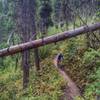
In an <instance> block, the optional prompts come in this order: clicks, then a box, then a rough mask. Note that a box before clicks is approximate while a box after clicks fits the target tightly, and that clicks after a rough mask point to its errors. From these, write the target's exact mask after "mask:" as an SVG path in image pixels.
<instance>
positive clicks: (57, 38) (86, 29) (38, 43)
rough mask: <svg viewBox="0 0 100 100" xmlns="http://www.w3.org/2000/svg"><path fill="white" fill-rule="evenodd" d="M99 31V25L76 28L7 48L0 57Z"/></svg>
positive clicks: (1, 52) (0, 53)
mask: <svg viewBox="0 0 100 100" xmlns="http://www.w3.org/2000/svg"><path fill="white" fill-rule="evenodd" d="M99 29H100V23H96V24H92V25H88V26H87V25H86V26H83V27H80V28H77V29H75V30H71V31H65V32H62V33H59V34H57V35H52V36H49V37H45V38H44V39H38V40H35V41H31V42H27V43H22V44H19V45H15V46H11V47H9V48H5V49H3V50H0V57H3V56H8V55H12V54H15V53H18V52H23V51H25V50H29V49H32V48H37V47H40V46H44V45H47V44H51V43H55V42H58V41H62V40H65V39H68V38H72V37H75V36H78V35H82V34H85V33H87V32H90V33H91V32H92V31H96V30H99Z"/></svg>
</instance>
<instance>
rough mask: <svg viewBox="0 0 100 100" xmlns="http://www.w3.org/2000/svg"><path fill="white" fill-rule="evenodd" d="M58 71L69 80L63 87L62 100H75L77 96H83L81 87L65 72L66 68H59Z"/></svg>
mask: <svg viewBox="0 0 100 100" xmlns="http://www.w3.org/2000/svg"><path fill="white" fill-rule="evenodd" d="M58 71H59V73H60V74H61V75H62V76H63V78H64V79H65V80H66V81H67V82H68V83H67V86H66V87H65V88H64V89H63V91H64V95H63V96H62V97H61V99H60V100H74V98H75V97H76V96H81V95H80V91H79V88H78V87H77V86H76V84H75V83H74V82H73V81H72V80H71V78H70V77H69V76H68V75H67V74H66V73H65V72H64V70H63V69H58Z"/></svg>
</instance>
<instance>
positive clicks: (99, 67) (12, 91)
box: [0, 0, 100, 100]
mask: <svg viewBox="0 0 100 100" xmlns="http://www.w3.org/2000/svg"><path fill="white" fill-rule="evenodd" d="M98 21H99V22H100V0H33V1H32V0H15V1H12V0H0V49H3V48H6V47H10V46H12V45H15V44H19V43H24V42H27V41H31V40H35V39H38V38H42V39H43V38H44V37H45V36H48V35H52V34H57V33H59V32H62V31H65V30H70V29H75V28H77V27H79V26H82V25H87V24H91V23H96V22H98ZM99 37H100V30H98V31H95V32H94V33H93V32H89V33H86V35H82V36H78V37H75V38H71V39H68V40H65V41H62V42H59V43H54V44H50V45H47V46H43V47H40V48H38V49H35V50H30V51H26V52H24V53H23V54H16V55H11V56H9V57H1V58H0V100H59V98H60V97H61V96H62V95H63V88H64V87H65V86H66V85H67V82H66V81H65V80H64V79H63V77H62V76H61V75H59V73H58V71H57V70H56V68H55V66H54V65H53V59H54V57H55V55H57V54H58V53H59V52H60V53H62V54H63V55H64V60H63V65H64V69H65V72H66V73H68V75H69V76H70V77H71V78H72V79H73V80H74V81H75V83H76V84H77V86H78V87H79V88H80V92H81V93H82V96H83V97H84V99H83V98H79V97H76V100H95V98H96V97H97V96H100V61H99V59H100V39H99ZM33 52H34V53H33ZM25 54H26V55H25ZM26 64H27V66H28V68H30V73H28V72H27V71H29V69H27V66H26ZM25 68H26V69H25ZM39 69H40V70H39ZM23 70H24V71H23ZM26 72H27V74H25V73H26ZM23 73H24V74H23ZM23 76H24V80H23ZM29 76H30V77H29ZM26 77H27V78H28V79H25V78H26ZM23 82H24V83H23ZM23 86H24V89H23ZM25 87H26V88H25Z"/></svg>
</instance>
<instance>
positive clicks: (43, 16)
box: [40, 0, 53, 34]
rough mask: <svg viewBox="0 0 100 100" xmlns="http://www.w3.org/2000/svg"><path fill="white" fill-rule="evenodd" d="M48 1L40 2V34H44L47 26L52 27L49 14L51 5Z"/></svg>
mask: <svg viewBox="0 0 100 100" xmlns="http://www.w3.org/2000/svg"><path fill="white" fill-rule="evenodd" d="M50 2H51V1H50V0H41V7H40V20H41V26H42V30H41V31H42V33H43V34H46V33H47V29H48V27H49V26H52V25H53V22H52V19H51V14H52V5H51V3H50Z"/></svg>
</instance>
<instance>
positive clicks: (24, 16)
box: [15, 0, 39, 88]
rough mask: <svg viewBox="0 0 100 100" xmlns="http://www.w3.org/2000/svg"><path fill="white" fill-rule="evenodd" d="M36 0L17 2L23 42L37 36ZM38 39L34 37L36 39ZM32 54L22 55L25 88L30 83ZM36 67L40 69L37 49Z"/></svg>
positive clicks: (19, 31)
mask: <svg viewBox="0 0 100 100" xmlns="http://www.w3.org/2000/svg"><path fill="white" fill-rule="evenodd" d="M35 5H36V1H35V0H16V2H15V9H16V10H15V17H16V25H17V30H18V33H19V34H20V37H21V41H22V42H24V43H25V42H28V41H29V40H30V38H31V37H32V35H34V36H35V35H36V28H35V10H36V9H35V7H36V6H35ZM35 38H36V37H34V39H35ZM29 58H30V52H29V50H26V51H24V52H23V53H22V67H23V88H26V87H27V86H28V82H29V67H30V59H29ZM35 62H36V65H37V66H36V67H38V68H37V69H39V60H38V51H37V50H36V49H35Z"/></svg>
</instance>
